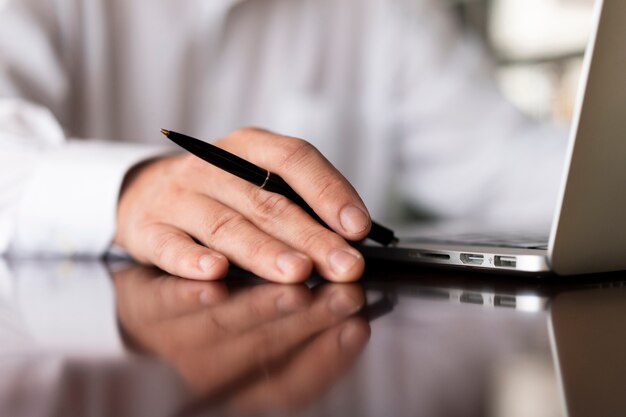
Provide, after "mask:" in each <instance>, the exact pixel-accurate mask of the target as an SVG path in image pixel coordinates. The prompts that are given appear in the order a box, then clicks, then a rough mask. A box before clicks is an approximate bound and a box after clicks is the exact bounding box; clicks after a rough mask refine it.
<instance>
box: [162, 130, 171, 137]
mask: <svg viewBox="0 0 626 417" xmlns="http://www.w3.org/2000/svg"><path fill="white" fill-rule="evenodd" d="M161 133H163V134H164V135H165V136H169V135H170V131H169V130H165V129H161Z"/></svg>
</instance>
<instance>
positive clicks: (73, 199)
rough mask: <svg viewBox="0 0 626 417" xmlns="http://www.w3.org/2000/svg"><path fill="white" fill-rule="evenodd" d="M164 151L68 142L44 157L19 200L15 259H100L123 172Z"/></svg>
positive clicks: (108, 238)
mask: <svg viewBox="0 0 626 417" xmlns="http://www.w3.org/2000/svg"><path fill="white" fill-rule="evenodd" d="M167 152H168V149H167V148H164V147H157V146H147V145H135V144H112V143H111V142H104V141H78V140H73V141H69V142H68V143H67V145H65V146H63V147H60V148H58V149H55V150H52V151H51V152H50V153H47V154H46V156H45V158H43V159H42V161H41V163H40V164H39V166H38V167H37V168H36V170H35V172H34V174H33V176H32V177H31V179H30V180H29V183H28V185H27V186H26V189H25V190H24V194H23V195H22V199H21V201H20V205H19V209H18V215H17V224H16V228H15V229H14V230H15V235H14V239H13V243H12V245H11V249H10V252H11V253H12V254H14V255H29V254H50V255H62V256H70V255H74V256H76V255H91V256H94V255H101V254H103V253H104V252H106V250H107V248H108V247H109V246H110V244H111V241H112V239H113V236H114V233H115V227H116V215H117V202H118V198H119V192H120V187H121V185H122V182H123V180H124V177H125V175H126V173H127V172H128V171H129V169H130V168H132V167H133V166H135V165H136V164H138V163H140V162H142V161H145V160H147V159H150V158H154V157H156V156H160V155H164V154H165V153H167Z"/></svg>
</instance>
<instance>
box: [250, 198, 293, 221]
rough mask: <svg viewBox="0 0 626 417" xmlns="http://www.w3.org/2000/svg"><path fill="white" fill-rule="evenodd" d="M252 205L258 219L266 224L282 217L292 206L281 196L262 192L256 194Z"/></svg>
mask: <svg viewBox="0 0 626 417" xmlns="http://www.w3.org/2000/svg"><path fill="white" fill-rule="evenodd" d="M252 204H253V206H254V207H253V208H254V213H255V214H256V216H257V217H258V219H259V220H261V221H265V222H268V221H272V220H275V219H277V218H280V217H282V216H283V215H284V214H286V212H287V211H288V210H289V209H290V207H291V206H292V203H291V202H290V201H289V200H288V199H287V198H286V197H284V196H282V195H280V194H276V193H268V192H261V191H259V192H257V193H255V194H254V197H253V201H252Z"/></svg>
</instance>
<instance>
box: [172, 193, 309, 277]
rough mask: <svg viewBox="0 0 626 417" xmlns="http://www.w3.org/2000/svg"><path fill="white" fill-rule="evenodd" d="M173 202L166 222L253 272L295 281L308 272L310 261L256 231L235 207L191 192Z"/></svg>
mask: <svg viewBox="0 0 626 417" xmlns="http://www.w3.org/2000/svg"><path fill="white" fill-rule="evenodd" d="M173 205H174V206H173V207H172V208H171V210H170V211H169V213H168V214H165V216H166V219H167V221H168V223H171V224H173V225H174V226H175V227H177V228H179V229H181V230H183V231H184V232H186V233H188V234H190V235H192V236H194V237H195V238H197V239H198V240H199V241H201V242H202V243H203V244H204V245H206V246H207V247H209V248H212V249H213V250H216V251H218V252H219V253H223V254H224V255H226V256H227V257H228V258H229V259H230V260H231V261H233V262H234V263H236V264H237V265H239V266H241V267H243V268H245V269H247V270H249V271H251V272H253V273H255V274H256V275H258V276H260V277H263V278H266V279H269V280H272V281H275V282H281V283H294V282H301V281H304V280H305V279H307V278H308V277H309V275H310V274H311V271H312V269H313V264H312V262H311V259H310V258H309V257H308V256H306V255H305V254H303V253H301V252H298V251H296V250H294V249H293V248H291V247H289V246H288V245H287V244H285V243H283V242H281V241H280V240H278V239H276V238H274V237H272V236H270V235H268V234H266V233H264V232H263V231H261V230H259V229H258V228H257V227H256V226H255V225H254V224H252V223H251V222H250V221H249V220H248V219H246V218H245V217H244V216H243V215H241V214H240V213H238V212H236V211H235V210H232V209H231V208H228V207H226V206H224V205H223V204H221V203H219V202H217V201H215V200H213V199H211V198H208V197H205V196H202V195H200V194H191V193H189V194H187V195H185V197H184V198H181V199H179V200H177V201H176V202H175V203H173ZM167 216H169V217H167Z"/></svg>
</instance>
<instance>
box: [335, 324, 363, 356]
mask: <svg viewBox="0 0 626 417" xmlns="http://www.w3.org/2000/svg"><path fill="white" fill-rule="evenodd" d="M362 336H363V332H362V331H361V329H360V328H359V326H358V325H357V324H356V323H353V322H350V323H347V324H346V325H345V326H343V329H341V332H340V333H339V346H340V347H341V348H342V349H346V350H352V349H355V348H357V347H359V346H360V345H361V344H362Z"/></svg>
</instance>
